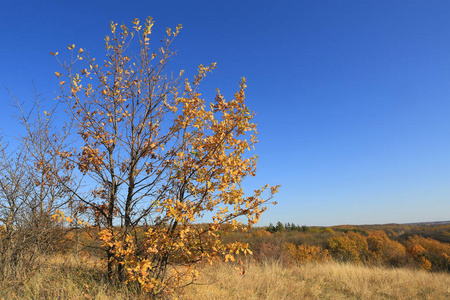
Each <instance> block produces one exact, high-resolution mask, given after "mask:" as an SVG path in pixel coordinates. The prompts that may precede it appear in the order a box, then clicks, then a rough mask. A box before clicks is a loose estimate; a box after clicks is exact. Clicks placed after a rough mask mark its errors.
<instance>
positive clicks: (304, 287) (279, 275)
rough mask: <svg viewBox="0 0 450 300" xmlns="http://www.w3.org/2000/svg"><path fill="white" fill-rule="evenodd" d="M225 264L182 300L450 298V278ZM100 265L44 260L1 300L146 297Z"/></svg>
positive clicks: (345, 267)
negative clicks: (114, 280) (113, 281)
mask: <svg viewBox="0 0 450 300" xmlns="http://www.w3.org/2000/svg"><path fill="white" fill-rule="evenodd" d="M240 272H241V271H238V270H236V269H235V266H233V265H230V264H224V263H220V264H217V265H214V266H208V267H206V268H205V269H204V272H203V275H202V276H201V278H200V279H199V281H198V283H199V284H198V285H190V286H188V287H186V288H185V289H183V290H179V291H177V294H176V295H173V297H172V298H179V299H450V274H448V273H430V272H426V271H421V270H410V269H387V268H377V267H364V266H355V265H349V264H338V263H326V264H306V265H301V266H291V267H285V266H283V265H281V264H280V263H278V262H266V263H262V264H259V265H255V264H250V263H248V264H247V265H246V272H245V274H243V275H239V273H240ZM103 274H104V272H103V270H102V269H101V268H100V267H99V265H98V264H97V263H96V262H95V261H90V262H88V263H83V264H80V263H77V262H76V261H75V260H74V259H73V258H72V257H61V256H59V257H52V258H48V259H46V260H43V262H42V264H41V268H40V269H39V270H38V271H37V272H35V273H34V275H32V276H31V277H29V278H27V279H26V280H25V281H23V282H11V281H8V280H3V281H2V280H1V279H0V299H2V298H3V299H145V298H146V297H145V295H142V294H139V292H137V291H136V290H132V289H131V290H130V289H126V288H124V287H119V286H109V285H108V284H107V283H106V281H105V279H104V277H103Z"/></svg>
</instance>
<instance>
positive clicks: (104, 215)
mask: <svg viewBox="0 0 450 300" xmlns="http://www.w3.org/2000/svg"><path fill="white" fill-rule="evenodd" d="M152 26H153V20H152V19H151V18H148V19H147V21H146V23H145V24H144V25H140V23H139V20H138V19H135V20H134V21H133V28H132V29H129V28H127V27H126V26H125V25H121V26H120V28H121V30H120V33H119V32H118V31H119V30H118V29H117V24H115V23H113V22H111V26H110V29H111V35H110V36H107V37H106V39H105V41H106V52H107V55H106V60H105V61H104V62H102V63H101V65H98V64H97V62H96V60H95V58H92V57H91V56H90V54H89V53H88V52H87V51H84V50H83V49H79V50H78V51H76V50H75V45H70V46H69V47H68V49H69V50H70V51H71V52H72V58H73V59H72V60H71V61H69V62H65V61H64V62H62V61H60V63H61V65H62V67H63V71H62V72H61V73H60V72H56V76H57V77H58V78H60V79H61V81H60V85H61V95H60V96H61V98H62V99H63V100H64V101H65V102H66V103H67V105H68V111H69V112H70V116H71V117H72V118H73V120H74V122H75V123H76V124H77V126H78V135H79V137H80V141H79V143H80V144H81V150H80V151H77V150H74V151H72V153H71V155H70V156H68V155H66V156H65V158H66V159H67V160H68V161H70V162H71V163H72V165H73V166H76V167H78V169H79V171H80V172H81V173H83V174H84V175H87V176H89V177H90V178H91V179H92V180H91V181H90V182H91V184H92V185H91V187H90V190H89V193H84V194H81V193H77V196H78V200H79V211H80V213H81V212H83V213H85V214H86V213H88V212H90V213H91V215H92V216H94V223H95V225H96V226H98V228H99V229H100V230H101V232H100V238H101V239H102V241H103V244H104V246H105V250H106V253H107V259H108V260H107V261H108V274H109V276H110V277H113V276H117V278H118V279H119V280H121V281H123V280H126V281H138V282H139V283H140V285H141V287H142V288H143V289H144V290H146V291H148V292H152V293H159V292H161V291H163V290H164V289H166V288H167V287H169V288H170V287H174V286H176V285H181V284H185V283H186V280H191V281H192V280H195V277H196V274H197V270H196V263H197V262H199V261H202V260H207V261H212V260H213V259H214V257H217V256H219V255H221V256H223V257H224V258H225V260H229V259H231V260H233V256H232V254H234V253H239V251H242V252H244V253H248V252H249V250H248V249H247V245H246V244H242V243H233V244H228V245H225V244H223V243H221V241H220V235H218V234H217V232H218V230H219V229H220V230H222V231H228V230H237V229H238V228H240V227H241V225H243V223H242V218H240V219H238V218H239V217H245V218H246V220H247V225H248V226H251V225H252V224H255V223H256V222H258V219H259V217H260V215H261V213H262V212H263V211H265V210H266V207H265V206H264V205H265V203H267V202H268V201H270V199H272V197H273V194H274V193H276V192H277V188H278V186H276V187H269V186H268V185H266V186H264V187H262V188H261V189H258V190H255V191H254V194H253V195H251V196H246V195H245V194H244V191H243V188H242V186H241V184H242V180H243V179H244V178H245V177H246V176H254V175H255V171H256V161H257V157H256V156H251V157H249V156H247V155H246V152H247V151H248V150H250V149H251V148H252V147H253V146H254V144H255V143H256V142H257V139H256V133H257V132H256V124H254V123H252V118H253V116H254V114H253V113H251V112H250V110H249V109H248V108H247V107H246V106H245V105H244V98H245V88H246V84H245V79H244V78H243V79H242V81H241V83H240V85H239V90H238V91H237V92H236V93H235V95H234V99H233V100H229V101H227V100H225V98H224V96H223V95H222V94H221V93H220V92H219V91H217V95H216V98H215V100H214V102H212V103H209V102H206V101H205V100H204V99H202V98H201V94H200V92H199V85H200V82H201V81H202V79H203V78H204V77H205V76H206V75H207V73H209V72H211V71H212V70H214V69H215V67H216V64H215V63H213V64H211V65H210V66H203V65H200V66H199V68H198V75H196V76H195V78H194V80H193V81H192V82H189V81H188V80H187V79H185V80H184V81H183V80H182V76H183V72H180V73H179V75H177V76H174V75H173V74H168V73H167V72H166V66H167V63H168V61H169V59H170V58H171V57H172V56H173V55H174V54H175V53H174V52H172V51H171V50H170V45H171V43H172V42H173V40H174V38H175V37H176V36H177V35H178V34H179V31H180V29H181V25H178V26H177V27H176V29H175V30H174V31H172V30H171V29H170V28H168V29H167V32H166V33H167V36H166V37H165V38H164V40H163V41H162V42H163V45H162V47H160V48H159V49H157V50H155V51H152V50H151V48H150V45H149V44H150V34H151V29H152ZM133 51H136V52H135V53H134V54H133ZM56 54H57V53H56ZM56 54H54V55H56ZM79 64H83V66H82V67H77V65H79ZM266 189H268V192H269V193H268V195H267V196H266V197H264V196H263V192H264V191H265V190H266ZM206 213H208V214H212V215H213V216H212V218H211V221H210V222H209V223H207V224H203V225H195V222H196V221H198V220H202V221H203V222H204V220H205V219H202V217H204V216H205V215H206Z"/></svg>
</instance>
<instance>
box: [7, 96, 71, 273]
mask: <svg viewBox="0 0 450 300" xmlns="http://www.w3.org/2000/svg"><path fill="white" fill-rule="evenodd" d="M14 100H15V101H14V105H15V107H16V112H17V113H16V115H15V118H16V119H17V120H18V121H19V123H20V124H21V125H22V126H23V128H24V129H25V132H24V134H23V135H21V136H19V137H16V139H17V140H16V141H15V143H17V144H18V146H17V148H12V147H10V143H8V142H4V141H2V140H0V225H1V226H0V257H1V258H0V266H1V269H0V273H1V274H2V275H3V276H4V277H6V276H7V275H6V274H5V270H8V269H9V270H16V269H17V268H16V266H17V265H19V264H22V265H24V266H25V268H24V269H25V270H26V271H27V272H29V271H32V270H34V269H35V268H37V266H36V264H35V262H36V258H37V256H38V255H39V254H42V253H48V252H49V251H54V250H55V245H56V241H57V238H58V236H59V232H58V231H59V225H60V224H59V222H58V219H61V217H62V214H61V211H60V209H62V208H63V207H66V206H67V204H68V203H69V202H70V200H71V195H72V192H71V190H72V191H74V190H76V187H75V185H74V184H73V183H74V182H73V177H72V168H71V167H70V164H67V163H66V162H65V161H64V159H63V158H62V157H61V155H63V154H64V151H61V149H62V148H64V147H66V146H67V143H68V141H67V138H68V136H69V135H68V128H69V127H64V128H63V129H62V130H60V131H58V130H56V129H55V128H53V125H52V124H53V116H54V112H55V110H56V107H54V108H53V109H52V110H49V111H48V112H47V111H43V109H42V106H41V104H42V101H41V99H40V98H39V95H38V94H37V92H36V91H35V99H34V101H33V102H32V104H33V106H32V107H31V109H29V111H27V110H26V109H25V108H24V107H23V106H22V105H21V104H20V103H19V101H17V99H16V98H14ZM11 144H14V143H11ZM11 148H12V149H11ZM68 187H70V189H68Z"/></svg>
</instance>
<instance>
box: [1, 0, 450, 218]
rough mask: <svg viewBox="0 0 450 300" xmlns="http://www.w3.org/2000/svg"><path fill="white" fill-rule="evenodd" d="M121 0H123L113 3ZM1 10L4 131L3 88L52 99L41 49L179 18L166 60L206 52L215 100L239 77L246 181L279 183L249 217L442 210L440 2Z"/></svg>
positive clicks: (445, 49)
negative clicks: (263, 207)
mask: <svg viewBox="0 0 450 300" xmlns="http://www.w3.org/2000/svg"><path fill="white" fill-rule="evenodd" d="M125 3H126V4H125ZM0 5H1V7H0V43H1V48H0V62H1V68H0V85H1V88H0V101H1V102H0V103H1V105H2V109H1V110H0V128H1V129H2V131H3V132H4V133H5V134H9V135H14V134H15V133H16V132H17V126H16V124H15V123H14V122H13V121H12V120H11V118H10V115H11V113H12V108H11V107H9V106H8V100H9V99H10V97H9V95H8V93H7V91H6V90H5V89H4V87H7V88H8V89H10V90H11V91H12V92H14V93H15V94H16V95H17V96H18V97H20V98H21V99H23V100H26V99H29V98H30V97H31V93H30V91H31V90H32V87H33V83H34V84H35V85H36V87H37V89H38V90H39V92H40V93H41V94H43V95H44V96H45V97H47V98H48V99H52V98H53V97H54V96H55V91H56V90H57V89H58V82H57V79H56V78H55V76H54V72H55V71H56V70H58V64H57V62H56V61H55V59H54V57H52V56H50V55H49V52H50V51H53V52H55V51H59V52H60V53H63V52H64V49H66V47H67V45H68V44H69V43H74V44H76V46H77V47H82V48H86V49H88V50H89V51H90V52H91V53H93V54H94V56H96V57H97V58H101V57H102V55H104V54H103V52H102V51H103V50H102V47H103V43H104V42H103V39H104V37H105V35H106V34H108V26H109V22H110V21H111V20H114V21H115V22H118V23H119V24H120V23H124V22H125V23H127V24H130V22H131V20H132V19H133V18H135V17H138V18H140V19H145V18H146V17H147V16H152V17H153V18H154V19H155V20H156V24H155V35H156V36H158V34H160V33H161V32H163V31H164V30H165V28H166V27H175V26H176V25H177V24H178V23H181V24H183V27H184V28H183V30H182V34H181V35H180V37H179V38H178V40H177V41H176V43H175V44H174V47H175V48H176V49H178V50H179V54H178V57H177V58H176V59H175V60H174V62H173V64H172V68H173V70H174V71H177V70H178V69H180V68H182V69H186V70H187V71H188V73H189V74H192V73H193V71H194V70H195V68H196V66H197V65H199V64H201V63H202V64H209V63H211V62H215V61H217V65H218V69H217V70H216V71H215V72H214V74H213V75H212V76H210V77H209V78H207V80H206V81H205V82H204V85H203V90H202V91H203V92H204V94H205V95H207V96H208V95H212V94H213V92H214V89H215V88H220V89H221V91H222V92H223V93H224V94H225V96H226V97H227V98H231V97H232V95H233V92H234V91H235V90H236V88H237V85H238V82H239V79H240V77H242V76H245V77H246V78H247V80H248V90H247V105H248V106H249V107H250V109H252V110H254V111H255V112H256V113H257V117H256V121H257V122H258V124H259V127H258V131H259V133H260V135H259V140H260V143H259V144H258V146H257V149H256V153H257V154H258V155H259V156H260V160H259V164H258V175H257V177H256V178H252V179H251V180H249V181H248V183H247V187H249V188H253V187H255V186H257V185H262V184H265V183H269V184H273V185H275V184H281V185H282V187H281V189H280V193H279V194H277V198H276V200H277V201H278V203H279V204H278V205H277V206H271V207H270V209H269V211H268V212H267V213H266V214H265V215H264V216H263V218H262V220H261V221H262V223H261V224H262V225H267V224H268V223H269V222H276V221H278V220H281V221H283V222H294V223H298V224H300V225H334V224H368V223H388V222H396V223H402V222H418V221H439V220H449V219H450V201H449V200H450V18H449V12H450V2H448V1H392V0H390V1H359V0H358V1H335V0H332V1H273V0H271V1H262V0H258V1H244V0H241V1H144V0H143V1H65V0H60V1H17V0H15V1H12V0H4V1H2V2H1V4H0Z"/></svg>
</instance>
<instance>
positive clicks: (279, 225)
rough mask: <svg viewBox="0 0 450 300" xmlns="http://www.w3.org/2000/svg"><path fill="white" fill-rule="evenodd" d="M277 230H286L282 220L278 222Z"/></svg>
mask: <svg viewBox="0 0 450 300" xmlns="http://www.w3.org/2000/svg"><path fill="white" fill-rule="evenodd" d="M275 229H276V231H277V232H283V231H284V225H283V223H281V222H280V221H278V222H277V225H276V227H275Z"/></svg>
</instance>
